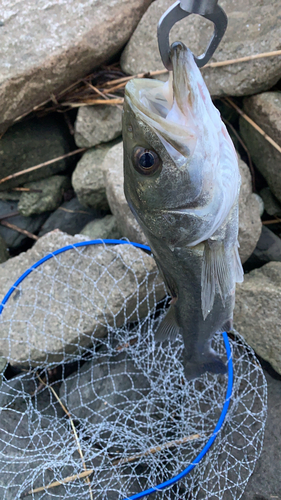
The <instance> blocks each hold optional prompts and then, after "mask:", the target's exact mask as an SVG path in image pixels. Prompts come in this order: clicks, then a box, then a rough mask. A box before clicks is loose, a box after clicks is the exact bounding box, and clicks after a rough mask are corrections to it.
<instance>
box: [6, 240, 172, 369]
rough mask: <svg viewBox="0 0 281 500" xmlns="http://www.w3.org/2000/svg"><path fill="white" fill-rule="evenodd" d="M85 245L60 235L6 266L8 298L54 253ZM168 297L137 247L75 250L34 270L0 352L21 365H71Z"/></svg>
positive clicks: (13, 307)
mask: <svg viewBox="0 0 281 500" xmlns="http://www.w3.org/2000/svg"><path fill="white" fill-rule="evenodd" d="M87 240H88V238H87V237H83V236H80V235H77V236H75V237H71V236H69V235H66V234H63V233H61V232H60V231H53V232H52V233H48V234H47V235H45V236H44V237H42V238H40V239H39V240H38V241H37V242H36V243H35V245H34V246H33V247H32V248H31V249H30V250H28V251H27V252H26V253H21V254H20V255H18V256H17V257H14V258H12V259H9V260H8V261H7V262H5V263H4V264H1V265H0V290H1V291H2V294H3V295H4V294H6V293H7V292H8V290H9V288H10V287H11V286H12V285H13V284H14V282H15V281H16V279H17V278H18V277H19V276H20V275H21V274H22V273H23V272H24V271H25V270H26V269H28V268H29V267H30V266H31V265H33V264H34V263H35V262H37V261H38V260H39V259H40V258H42V257H43V256H45V255H46V254H48V253H49V252H52V251H54V250H56V249H58V248H61V247H64V246H66V245H69V244H72V243H75V242H79V241H87ZM109 248H110V250H109ZM81 253H82V255H83V257H82V255H81ZM125 263H126V264H125ZM165 293H166V292H165V288H164V286H163V284H162V282H161V280H160V279H159V277H158V271H157V268H156V264H155V262H154V260H153V258H152V257H150V256H149V255H147V254H146V253H144V252H142V251H141V250H139V249H136V248H134V247H132V246H131V245H120V246H116V247H115V246H113V247H107V248H106V249H105V248H103V247H102V246H99V245H98V246H87V247H86V248H83V249H81V250H69V251H67V252H65V253H62V254H60V256H57V257H56V258H53V259H50V260H48V261H47V262H46V263H45V264H44V265H42V266H40V267H39V268H38V271H33V272H32V273H30V274H29V275H28V276H27V277H26V278H25V279H24V281H23V282H22V284H20V285H19V288H18V290H17V291H16V292H15V293H14V294H13V295H12V296H11V298H10V299H9V300H8V302H7V304H6V305H5V308H4V310H3V312H2V314H1V316H0V324H1V328H0V346H1V348H0V355H3V356H4V357H7V359H8V360H9V362H10V363H11V364H15V365H18V364H24V365H26V366H30V365H32V366H36V365H38V364H45V363H48V364H50V363H57V362H60V361H61V360H65V361H66V360H67V359H71V358H72V356H73V354H74V353H77V351H78V352H80V353H81V352H83V351H84V349H86V350H87V348H88V347H89V346H91V345H92V343H93V342H94V339H95V338H97V337H103V336H106V334H107V331H108V328H109V327H115V326H116V327H118V326H121V325H123V324H124V322H126V321H134V320H135V319H136V317H137V314H139V315H140V317H144V316H146V314H147V311H148V309H147V308H148V304H149V306H150V307H154V305H155V300H156V301H159V300H161V298H163V296H164V295H165ZM147 296H148V299H147V300H143V299H144V298H145V297H147Z"/></svg>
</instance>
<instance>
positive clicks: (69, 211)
mask: <svg viewBox="0 0 281 500" xmlns="http://www.w3.org/2000/svg"><path fill="white" fill-rule="evenodd" d="M100 216H101V213H100V212H99V211H98V210H94V209H92V208H85V207H84V206H83V205H81V203H79V201H78V200H77V198H72V200H70V201H65V202H64V203H63V204H62V205H61V206H60V207H59V208H58V209H57V210H56V211H55V212H53V213H52V214H51V215H50V217H49V218H48V219H47V220H46V222H45V224H44V225H43V226H42V229H41V231H40V233H39V236H43V235H44V234H46V233H48V232H50V231H53V230H54V229H60V230H61V231H63V232H65V233H68V234H71V235H72V236H74V234H78V233H80V231H81V229H82V228H83V227H84V226H85V224H87V223H88V222H90V221H92V220H93V219H96V218H99V217H100Z"/></svg>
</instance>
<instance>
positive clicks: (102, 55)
mask: <svg viewBox="0 0 281 500" xmlns="http://www.w3.org/2000/svg"><path fill="white" fill-rule="evenodd" d="M150 2H151V0H136V1H135V2H134V4H132V3H131V2H130V1H129V0H124V1H122V3H120V2H116V1H115V0H108V1H107V2H102V1H97V2H94V1H93V0H83V1H82V2H79V4H77V2H76V1H75V0H71V1H69V2H65V1H64V2H61V3H60V4H58V3H57V1H54V0H52V1H51V2H49V1H47V0H43V1H42V2H40V5H38V3H37V2H35V1H34V0H30V1H29V2H27V3H26V2H24V1H20V2H17V4H15V5H13V6H11V8H10V9H6V10H4V12H3V15H2V25H1V32H0V44H1V47H2V54H5V56H4V57H2V58H1V66H0V74H1V80H0V84H1V92H0V108H1V110H2V112H1V120H0V123H1V125H0V131H2V130H5V128H7V126H9V125H10V124H11V122H12V121H13V120H14V119H15V118H16V117H18V116H20V115H22V114H24V113H26V112H29V111H31V109H32V108H33V107H34V106H36V105H37V104H39V103H41V102H43V101H45V100H46V99H47V100H48V99H50V96H51V95H52V94H55V93H56V92H59V91H61V90H62V89H64V88H66V87H67V86H69V85H70V84H71V83H73V82H75V81H76V80H78V79H79V78H83V77H85V75H87V74H88V73H90V72H91V71H92V70H93V68H95V67H97V66H99V65H100V64H102V63H103V62H105V61H107V60H108V59H109V58H110V57H112V56H113V55H114V54H116V53H117V52H118V51H119V50H120V49H121V48H122V47H123V46H124V44H125V43H126V41H127V40H128V39H129V37H130V35H131V33H132V32H133V30H134V28H135V27H136V25H137V23H138V21H139V19H140V18H141V16H142V14H143V13H144V12H145V10H146V9H147V7H148V6H149V4H150ZM31 34H32V36H31Z"/></svg>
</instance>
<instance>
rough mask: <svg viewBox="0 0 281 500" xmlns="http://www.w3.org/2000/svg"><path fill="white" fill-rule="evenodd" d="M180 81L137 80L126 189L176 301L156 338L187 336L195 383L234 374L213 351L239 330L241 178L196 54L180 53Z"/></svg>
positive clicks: (128, 103) (127, 138) (129, 91)
mask: <svg viewBox="0 0 281 500" xmlns="http://www.w3.org/2000/svg"><path fill="white" fill-rule="evenodd" d="M171 59H172V62H173V82H172V81H171V78H170V80H169V82H167V83H163V82H159V81H155V80H132V81H130V82H129V83H128V84H127V86H126V91H125V103H124V113H123V142H124V190H125V195H126V198H127V201H128V204H129V206H130V208H131V210H132V212H133V214H134V215H135V217H136V219H137V220H138V222H139V224H140V226H141V227H142V229H143V231H144V233H145V235H146V237H147V240H148V242H149V244H150V247H151V249H152V252H153V255H154V257H155V259H156V262H157V265H158V267H159V270H160V272H161V274H162V276H163V278H164V280H165V283H166V285H167V287H168V289H169V291H170V294H171V296H172V301H171V305H170V308H169V310H168V312H167V314H166V316H165V317H164V319H163V321H162V323H161V324H160V326H159V328H158V331H157V332H156V335H155V338H156V340H159V341H163V340H165V339H166V338H174V337H175V336H176V335H177V334H178V333H181V334H182V336H183V340H184V345H185V354H184V356H185V360H184V363H185V375H186V377H187V379H193V378H195V377H197V376H200V375H201V374H202V373H204V372H205V371H211V372H214V373H225V371H226V367H225V365H224V363H223V362H222V361H221V360H220V359H219V358H218V357H217V356H216V355H215V353H214V352H213V350H212V348H211V340H212V337H213V335H214V334H215V333H216V332H218V331H224V330H229V329H231V327H232V318H233V308H234V302H235V283H236V282H241V281H242V280H243V270H242V266H241V262H240V258H239V255H238V240H237V236H238V196H239V188H240V174H239V169H238V163H237V156H236V153H235V150H234V147H233V144H232V141H231V139H230V137H229V135H228V133H227V130H226V128H225V126H224V124H223V123H222V121H221V118H220V115H219V113H218V111H217V110H216V108H215V107H214V106H213V104H212V101H211V98H210V95H209V92H208V90H207V88H206V86H205V83H204V80H203V79H202V76H201V73H200V71H199V70H198V68H197V66H196V64H195V61H194V59H193V55H192V53H191V52H190V51H189V49H187V48H186V47H185V46H184V45H183V44H181V43H176V44H174V45H173V46H172V50H171Z"/></svg>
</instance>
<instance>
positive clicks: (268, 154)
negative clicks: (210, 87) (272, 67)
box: [240, 92, 281, 201]
mask: <svg viewBox="0 0 281 500" xmlns="http://www.w3.org/2000/svg"><path fill="white" fill-rule="evenodd" d="M243 109H244V111H245V113H246V114H247V115H249V116H250V118H252V120H254V122H256V123H257V125H259V126H260V127H261V128H262V129H263V130H264V132H265V133H266V134H268V135H269V137H271V138H272V139H273V140H274V141H275V142H277V144H279V146H281V140H280V137H281V93H280V92H264V93H263V94H260V95H255V96H253V97H249V98H247V99H244V104H243ZM240 131H241V135H242V137H243V139H244V141H245V143H246V145H247V147H248V149H249V152H250V154H251V157H252V159H253V161H254V162H255V165H256V167H257V168H258V170H259V171H260V172H261V173H262V175H263V176H264V177H265V179H266V180H267V183H268V185H269V187H270V189H271V191H272V193H273V194H274V195H275V196H276V198H277V199H278V200H279V201H281V169H280V163H281V153H279V151H277V149H275V148H274V147H273V146H272V145H271V144H270V143H269V142H268V141H267V140H266V139H265V138H264V137H263V136H262V135H261V134H260V133H259V132H258V131H257V130H255V129H254V127H253V126H252V125H250V123H248V122H246V120H244V118H242V117H241V119H240Z"/></svg>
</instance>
